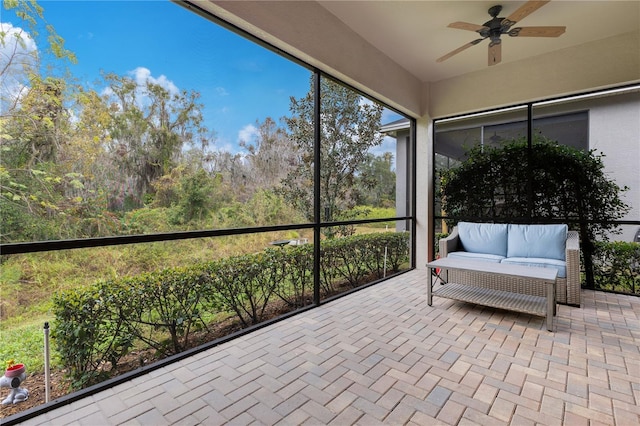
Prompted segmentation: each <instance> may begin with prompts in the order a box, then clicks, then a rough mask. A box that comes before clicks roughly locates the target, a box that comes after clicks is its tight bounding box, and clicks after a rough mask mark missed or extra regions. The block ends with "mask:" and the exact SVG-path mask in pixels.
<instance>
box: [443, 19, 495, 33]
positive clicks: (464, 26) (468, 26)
mask: <svg viewBox="0 0 640 426" xmlns="http://www.w3.org/2000/svg"><path fill="white" fill-rule="evenodd" d="M447 27H449V28H456V29H458V30H467V31H480V30H482V29H483V28H487V27H485V26H483V25H477V24H472V23H470V22H459V21H458V22H452V23H450V24H449V25H447ZM487 29H488V28H487Z"/></svg>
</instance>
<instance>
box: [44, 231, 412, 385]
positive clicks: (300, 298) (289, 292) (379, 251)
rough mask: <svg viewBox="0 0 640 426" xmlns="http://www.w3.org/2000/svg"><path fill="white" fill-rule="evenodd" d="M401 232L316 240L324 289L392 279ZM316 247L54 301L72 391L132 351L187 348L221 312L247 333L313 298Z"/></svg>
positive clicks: (56, 332)
mask: <svg viewBox="0 0 640 426" xmlns="http://www.w3.org/2000/svg"><path fill="white" fill-rule="evenodd" d="M408 241H409V239H408V234H407V233H395V232H386V233H377V234H366V235H355V236H351V237H346V238H339V239H335V240H327V241H323V242H322V246H321V251H322V258H321V265H320V268H321V279H320V282H321V292H323V293H324V294H325V295H333V294H335V292H336V291H337V289H338V288H339V285H341V284H343V283H348V285H350V286H351V287H356V286H358V285H362V284H363V283H365V282H370V281H371V279H372V278H373V279H377V278H381V277H383V276H384V275H385V274H386V272H387V271H390V272H397V271H399V270H400V268H401V267H402V265H403V264H406V263H407V262H408V261H409V246H408ZM313 253H314V250H313V245H311V244H309V245H304V246H297V247H283V248H277V249H273V248H269V249H266V250H264V251H262V252H260V253H255V254H251V255H243V256H235V257H230V258H226V259H222V260H216V261H212V262H208V263H202V264H196V265H192V266H189V267H180V268H168V269H164V270H160V271H156V272H151V273H145V274H141V275H137V276H133V277H124V278H118V279H113V280H109V281H99V282H96V283H95V284H93V285H91V286H88V287H86V288H78V289H73V290H71V291H67V292H64V293H62V294H59V295H57V296H56V297H54V301H53V303H54V314H55V316H56V321H55V324H54V328H53V332H52V333H53V337H54V338H55V343H56V348H57V350H58V352H59V353H60V356H61V358H62V362H63V364H64V365H65V367H66V368H67V369H68V371H69V374H70V376H71V378H72V380H73V384H74V385H75V386H76V387H82V386H86V385H90V384H93V383H96V382H98V381H100V380H102V379H104V378H107V377H109V375H110V374H112V372H113V370H114V368H115V367H116V366H117V364H118V361H119V360H120V359H121V358H122V357H123V356H125V355H126V354H127V353H128V352H129V351H130V350H131V349H132V348H133V347H147V348H152V349H154V350H155V351H156V352H157V354H158V355H159V356H161V357H164V356H168V355H171V354H175V353H178V352H180V351H183V350H185V349H187V348H188V347H189V344H190V337H191V336H192V335H193V332H194V331H195V330H196V329H198V328H207V327H208V325H209V324H208V322H207V321H208V319H210V318H211V317H212V316H215V314H219V313H223V312H225V313H233V314H235V316H236V317H237V318H238V321H239V322H240V324H241V325H242V326H243V327H248V326H251V325H255V324H258V323H260V322H262V321H264V320H265V318H266V317H267V315H270V314H271V313H272V312H271V311H270V310H269V309H268V308H269V307H270V306H271V304H272V302H274V301H277V300H281V301H284V302H285V303H286V304H287V305H288V306H289V307H290V308H296V307H301V306H304V305H307V304H310V303H312V300H313Z"/></svg>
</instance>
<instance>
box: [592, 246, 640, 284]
mask: <svg viewBox="0 0 640 426" xmlns="http://www.w3.org/2000/svg"><path fill="white" fill-rule="evenodd" d="M593 266H594V281H595V285H596V289H602V290H611V291H619V292H623V293H631V294H640V243H630V242H624V241H615V242H598V243H596V247H595V251H594V256H593Z"/></svg>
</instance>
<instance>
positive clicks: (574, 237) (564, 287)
mask: <svg viewBox="0 0 640 426" xmlns="http://www.w3.org/2000/svg"><path fill="white" fill-rule="evenodd" d="M439 249H440V257H441V258H444V257H447V255H448V254H449V253H451V252H453V251H456V250H460V248H459V238H458V228H457V227H454V228H453V231H452V232H451V235H449V236H448V237H447V238H442V239H441V240H440V241H439ZM566 262H567V277H566V278H558V279H557V280H556V301H557V302H558V303H562V304H566V305H574V306H580V294H581V293H580V243H579V238H578V233H577V232H576V231H569V232H568V234H567V245H566ZM449 281H450V282H456V283H459V284H468V285H474V286H476V287H482V288H488V289H493V290H501V291H509V292H518V293H522V294H529V295H531V296H544V295H545V287H544V285H542V284H538V285H536V284H532V283H531V282H528V284H527V285H524V284H525V282H524V281H525V280H523V279H522V278H517V277H508V276H504V277H503V276H494V275H490V274H483V273H478V272H467V271H449ZM516 289H517V290H516Z"/></svg>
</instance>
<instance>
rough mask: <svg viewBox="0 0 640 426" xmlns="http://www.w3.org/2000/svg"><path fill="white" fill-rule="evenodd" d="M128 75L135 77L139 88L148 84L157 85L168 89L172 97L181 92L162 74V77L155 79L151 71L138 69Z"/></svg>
mask: <svg viewBox="0 0 640 426" xmlns="http://www.w3.org/2000/svg"><path fill="white" fill-rule="evenodd" d="M128 74H129V75H130V76H131V77H133V79H134V80H135V82H136V84H137V85H138V87H144V86H145V84H146V83H147V82H149V83H153V84H157V85H159V86H160V87H162V88H164V89H166V90H167V91H168V92H169V93H170V94H171V95H176V94H178V93H179V92H180V90H179V89H178V87H177V86H176V85H175V84H174V83H173V81H171V80H169V79H168V78H167V76H165V75H164V74H162V75H161V76H160V77H158V78H155V77H153V76H152V75H151V70H150V69H149V68H145V67H138V68H136V69H134V70H133V71H129V72H128Z"/></svg>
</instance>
